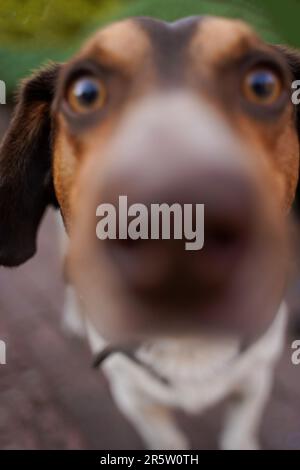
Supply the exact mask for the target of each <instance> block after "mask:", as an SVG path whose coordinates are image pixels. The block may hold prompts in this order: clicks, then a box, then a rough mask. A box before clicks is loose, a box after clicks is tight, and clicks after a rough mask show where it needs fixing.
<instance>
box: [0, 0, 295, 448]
mask: <svg viewBox="0 0 300 470" xmlns="http://www.w3.org/2000/svg"><path fill="white" fill-rule="evenodd" d="M195 14H213V15H221V16H230V17H237V18H242V19H245V20H246V21H248V22H249V23H250V24H252V25H253V26H254V27H255V28H256V29H257V30H258V32H259V33H261V34H262V35H263V37H264V38H265V39H266V40H268V41H271V42H281V43H288V44H291V45H294V46H300V30H299V25H298V19H299V17H300V3H299V2H298V1H297V0H289V1H288V0H286V1H285V2H284V3H282V2H279V1H278V2H277V1H275V0H264V1H263V2H261V1H259V0H252V1H250V0H235V1H234V0H231V1H229V0H226V1H222V0H220V1H217V0H207V1H205V0H72V1H67V0H1V2H0V79H1V80H4V81H5V82H6V85H7V91H8V96H9V101H10V100H11V101H12V96H13V94H14V91H15V90H16V87H17V84H18V81H19V79H21V78H23V77H26V76H27V75H28V74H29V73H30V72H31V71H32V70H34V69H35V68H37V67H39V66H40V65H42V64H43V63H45V62H47V61H49V60H55V61H56V60H58V61H64V60H66V59H67V58H68V57H70V56H71V54H72V53H73V52H74V51H75V50H76V49H77V48H78V46H79V45H80V44H81V42H82V40H83V39H84V38H85V37H87V36H88V35H89V33H90V32H91V31H93V30H95V29H96V28H97V27H99V26H101V25H104V24H106V23H107V22H110V21H113V20H116V19H120V18H125V17H128V16H132V15H143V16H155V17H159V18H162V19H166V20H175V19H176V18H180V17H182V16H189V15H195ZM11 101H10V102H11ZM10 111H11V106H10V104H8V105H6V106H4V105H2V106H0V132H1V135H3V132H4V131H5V128H6V126H7V124H8V120H9V116H10ZM59 253H60V251H59V241H58V234H57V226H56V223H55V220H54V214H53V212H52V211H49V213H48V215H47V217H46V218H45V221H44V223H43V225H42V228H41V233H40V237H39V251H38V254H37V255H36V257H35V258H34V259H33V260H31V261H29V262H28V263H26V265H25V266H23V267H21V268H18V269H13V270H7V269H4V268H2V269H1V270H0V338H1V339H3V340H5V341H6V342H7V362H8V364H7V365H6V366H0V448H2V449H3V448H5V449H8V448H26V449H29V448H33V449H42V448H59V449H63V448H76V449H84V448H85V449H89V448H97V449H113V448H138V447H141V445H142V444H141V442H140V440H139V438H138V437H137V436H136V434H135V432H134V431H133V430H132V429H131V427H130V426H129V424H127V422H126V421H125V420H124V419H123V417H122V416H121V415H120V414H119V412H118V411H117V409H116V408H115V406H114V404H113V402H112V400H111V398H110V395H109V392H108V387H107V384H106V382H105V380H104V378H103V377H102V375H101V373H99V372H98V371H94V370H92V369H91V356H90V352H89V349H88V347H87V345H86V344H85V343H84V342H80V341H79V340H78V339H74V338H69V337H68V335H67V334H66V333H65V332H64V331H63V329H62V328H61V321H62V315H61V314H62V304H63V278H62V265H63V262H62V259H61V257H60V254H59ZM298 292H299V289H298V288H297V286H296V287H295V291H294V292H293V296H292V306H293V309H294V310H297V308H298V306H299V305H300V303H299V301H298V304H297V294H298ZM295 293H296V294H295ZM293 299H294V300H293ZM295 299H296V300H295ZM290 343H291V339H290V338H288V340H287V345H286V349H285V352H284V355H283V358H282V360H281V362H280V364H279V367H278V370H277V374H276V380H275V387H274V392H273V394H272V399H271V402H270V404H269V405H268V407H267V410H266V413H265V416H264V420H263V426H262V443H263V446H264V447H266V448H271V449H272V448H273V449H278V448H284V449H295V448H298V449H299V448H300V387H299V384H300V368H299V370H298V369H297V367H295V366H293V365H292V364H291V361H290ZM223 411H224V407H223V405H222V404H221V405H220V406H218V407H217V409H214V410H211V411H208V412H206V413H205V414H204V417H203V419H194V418H193V419H191V420H187V419H186V417H183V416H179V419H180V421H181V423H182V425H183V427H184V428H185V429H186V430H187V432H188V434H189V435H190V437H191V439H192V442H193V446H194V447H195V448H215V447H216V442H217V441H216V434H217V430H218V429H219V427H220V422H221V418H222V415H223Z"/></svg>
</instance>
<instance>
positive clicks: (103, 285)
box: [0, 17, 300, 337]
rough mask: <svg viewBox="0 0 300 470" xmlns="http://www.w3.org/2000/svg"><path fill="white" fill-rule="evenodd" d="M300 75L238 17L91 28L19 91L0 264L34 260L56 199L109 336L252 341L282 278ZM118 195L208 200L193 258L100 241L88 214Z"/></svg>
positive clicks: (4, 191)
mask: <svg viewBox="0 0 300 470" xmlns="http://www.w3.org/2000/svg"><path fill="white" fill-rule="evenodd" d="M298 69H299V70H300V67H299V63H298V57H297V54H296V53H294V52H290V51H288V50H286V49H283V48H280V47H275V46H270V45H267V44H265V43H264V42H263V41H262V40H261V39H260V38H259V37H257V35H256V34H255V33H254V32H253V31H252V30H251V29H250V28H249V27H248V26H247V25H246V24H244V23H242V22H240V21H234V20H225V19H220V18H211V17H204V18H201V17H199V18H198V17H195V18H188V19H184V20H181V21H178V22H176V23H172V24H166V23H163V22H160V21H156V20H152V19H145V18H137V19H130V20H126V21H123V22H120V23H116V24H112V25H110V26H108V27H107V28H105V29H103V30H101V31H99V32H98V33H96V34H95V35H94V36H93V37H92V39H90V40H89V41H88V42H87V43H86V44H85V45H84V47H83V48H82V50H81V51H80V52H79V53H78V54H77V55H76V56H75V57H74V58H73V59H72V60H71V61H70V62H69V63H67V64H64V65H53V66H51V67H49V68H48V69H45V70H42V71H41V72H39V73H38V74H36V75H35V76H34V77H33V78H32V79H29V80H28V81H27V82H25V84H24V86H23V88H22V90H21V93H20V100H19V104H18V106H17V109H16V113H15V116H14V118H13V120H12V124H11V127H10V129H9V130H8V133H7V136H6V138H5V140H4V142H3V144H2V147H1V153H0V196H1V200H0V215H1V220H2V221H3V222H2V227H3V230H2V229H1V238H0V261H1V263H2V264H6V265H14V264H19V263H20V262H23V261H25V260H26V259H27V258H28V257H30V256H32V255H33V253H34V250H35V236H36V231H37V227H38V224H39V222H40V219H41V217H42V214H43V212H44V209H45V207H46V206H47V205H48V204H51V203H53V204H56V203H58V205H59V206H60V208H61V211H62V215H63V217H64V220H65V224H66V226H67V229H68V231H69V232H70V234H71V248H70V253H69V257H68V266H69V269H70V275H71V277H72V279H73V282H74V283H75V284H76V285H77V287H78V290H79V292H80V293H81V294H82V299H83V302H84V303H85V308H86V310H87V312H88V313H89V314H90V315H91V318H92V321H93V322H94V323H95V325H96V326H98V328H99V329H100V330H102V331H103V332H104V334H105V335H107V336H111V337H116V336H118V335H121V336H122V337H124V336H130V335H133V336H135V335H142V334H144V333H145V332H148V333H152V332H158V331H159V332H166V331H169V332H170V331H172V332H174V331H178V329H180V331H182V328H186V329H187V330H188V329H189V330H191V329H196V331H197V328H198V324H199V328H201V325H203V324H204V323H205V324H207V325H209V324H213V325H218V326H222V327H223V326H224V327H225V326H226V325H227V326H228V325H229V326H230V327H232V328H236V327H238V328H245V330H247V331H251V334H252V333H253V331H254V330H255V329H257V328H258V329H259V328H261V327H262V326H263V325H265V324H266V323H267V322H268V321H269V320H270V317H271V316H272V315H273V314H274V308H275V306H276V305H277V304H278V302H279V299H280V296H281V295H282V289H283V284H284V279H285V263H284V259H285V254H286V252H285V245H286V227H287V221H286V215H287V212H288V210H289V209H290V207H291V204H292V202H293V199H294V194H295V190H296V185H297V180H298V161H299V136H298V129H297V127H298V122H297V113H296V110H295V107H294V106H293V104H292V102H291V83H292V81H293V80H294V79H295V78H297V74H298ZM120 195H126V196H128V204H132V203H143V204H145V205H146V206H150V204H152V203H168V204H173V203H180V204H192V203H193V204H196V203H199V204H205V243H204V248H203V249H202V250H200V251H195V252H187V251H185V250H184V242H183V241H179V240H136V241H135V242H130V241H128V240H119V239H117V240H105V241H99V240H98V239H97V237H96V224H97V218H96V208H97V206H98V205H99V204H101V203H113V204H116V205H117V200H118V197H119V196H120ZM266 299H268V300H266ZM262 311H264V316H263V318H262V317H261V312H262Z"/></svg>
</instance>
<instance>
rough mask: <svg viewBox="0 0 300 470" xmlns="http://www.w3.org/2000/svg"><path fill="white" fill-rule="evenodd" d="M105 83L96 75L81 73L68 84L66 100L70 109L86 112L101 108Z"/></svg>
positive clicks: (104, 93)
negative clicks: (81, 74)
mask: <svg viewBox="0 0 300 470" xmlns="http://www.w3.org/2000/svg"><path fill="white" fill-rule="evenodd" d="M106 96H107V91H106V87H105V84H104V83H103V81H102V80H100V79H99V78H97V77H93V76H89V75H83V76H81V77H78V78H77V79H75V80H74V81H73V82H71V84H70V85H69V87H68V89H67V93H66V100H67V102H68V104H69V106H70V107H71V109H72V111H74V112H76V113H80V114H87V113H91V112H93V111H97V110H98V109H101V108H102V107H103V106H104V104H105V101H106Z"/></svg>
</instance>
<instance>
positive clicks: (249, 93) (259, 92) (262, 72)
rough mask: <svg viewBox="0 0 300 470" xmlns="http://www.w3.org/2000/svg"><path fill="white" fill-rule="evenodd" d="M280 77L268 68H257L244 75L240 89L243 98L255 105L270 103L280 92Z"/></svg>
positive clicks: (281, 86) (275, 99)
mask: <svg viewBox="0 0 300 470" xmlns="http://www.w3.org/2000/svg"><path fill="white" fill-rule="evenodd" d="M282 88H283V84H282V81H281V78H280V77H279V76H278V74H276V72H273V71H272V70H271V69H268V68H257V69H255V70H252V71H250V72H248V74H247V75H246V76H245V78H244V81H243V86H242V91H243V94H244V96H245V98H246V99H247V100H248V101H251V102H252V103H254V104H257V105H263V106H267V105H271V104H273V103H275V102H276V101H277V99H278V98H279V97H280V95H281V92H282Z"/></svg>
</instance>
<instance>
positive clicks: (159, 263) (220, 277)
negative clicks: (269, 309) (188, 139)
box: [107, 168, 255, 306]
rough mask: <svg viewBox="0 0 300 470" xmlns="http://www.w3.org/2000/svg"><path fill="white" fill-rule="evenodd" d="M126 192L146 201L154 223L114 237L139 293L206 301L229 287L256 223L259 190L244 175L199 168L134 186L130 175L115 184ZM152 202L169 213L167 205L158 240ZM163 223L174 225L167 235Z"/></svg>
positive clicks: (122, 270) (116, 255) (123, 270)
mask: <svg viewBox="0 0 300 470" xmlns="http://www.w3.org/2000/svg"><path fill="white" fill-rule="evenodd" d="M111 189H112V186H110V190H111ZM120 193H121V194H129V197H128V205H131V204H136V203H141V204H143V205H144V207H146V208H147V212H145V214H144V217H145V218H146V220H143V218H142V219H141V220H140V222H141V224H144V225H145V226H147V227H148V236H147V238H144V239H141V238H139V239H136V240H133V239H130V237H128V238H127V239H119V238H118V237H117V239H115V240H107V253H108V256H109V257H110V258H111V260H112V261H113V263H114V266H115V267H116V269H117V270H118V271H119V274H120V276H121V277H122V279H123V280H124V282H125V283H126V285H127V287H128V288H129V290H130V291H131V292H133V293H134V295H139V296H141V297H142V298H143V299H147V301H150V302H151V303H155V302H158V303H160V305H161V304H162V302H168V303H174V305H177V306H179V305H180V302H181V301H182V302H184V303H186V302H187V301H189V302H193V301H195V300H197V301H198V300H199V295H200V294H201V301H204V300H207V299H208V298H209V297H210V296H215V295H217V294H218V293H220V292H222V291H223V289H225V288H226V286H227V284H228V282H229V280H230V277H231V274H232V273H233V271H234V270H235V268H236V266H237V265H238V264H239V263H240V262H241V260H242V257H243V253H244V252H245V250H246V248H247V245H248V243H250V238H251V233H252V232H253V227H254V222H255V221H254V212H255V207H254V205H255V203H254V199H253V192H252V190H251V184H250V183H249V181H247V178H246V177H244V175H241V174H239V173H238V172H237V173H234V172H228V173H227V174H226V173H224V171H223V170H222V169H220V170H219V171H217V169H213V168H212V169H207V170H203V169H202V171H201V170H200V171H199V172H197V170H195V171H194V172H192V174H184V173H183V174H177V175H176V176H175V175H173V176H172V178H171V179H170V181H168V178H165V184H164V185H163V186H162V187H160V188H157V187H156V185H155V182H153V184H151V180H149V179H148V178H146V177H145V180H143V179H141V178H139V180H138V181H137V183H136V184H135V185H134V184H132V181H131V182H130V187H129V186H128V187H127V186H126V183H124V184H123V185H120V186H116V188H115V197H116V196H117V194H120ZM153 207H155V208H158V207H160V208H163V207H164V208H165V209H166V208H167V213H168V217H167V218H166V219H163V217H164V214H166V212H164V211H163V209H161V211H160V213H159V214H160V219H159V221H160V225H159V238H158V239H151V234H152V233H153V230H152V228H153V224H154V223H156V219H155V220H154V215H155V214H156V212H155V211H154V210H153ZM199 207H201V210H199ZM178 211H179V212H178ZM202 211H203V212H202ZM188 218H190V220H188ZM164 223H167V224H169V225H170V226H169V229H168V230H167V234H166V232H165V231H164V227H163V224H164ZM178 225H179V227H178ZM189 229H190V230H189ZM178 234H179V235H181V237H180V236H178ZM199 240H200V241H199ZM203 242H204V243H203Z"/></svg>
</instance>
